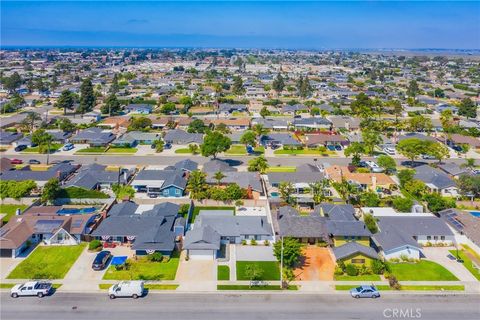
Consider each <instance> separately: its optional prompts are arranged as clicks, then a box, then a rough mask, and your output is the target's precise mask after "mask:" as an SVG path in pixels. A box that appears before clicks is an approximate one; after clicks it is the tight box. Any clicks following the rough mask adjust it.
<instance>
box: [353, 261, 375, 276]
mask: <svg viewBox="0 0 480 320" xmlns="http://www.w3.org/2000/svg"><path fill="white" fill-rule="evenodd" d="M357 269H358V274H360V275H364V274H372V271H371V270H370V269H369V268H368V267H367V266H366V265H364V264H362V265H361V266H360V267H359V268H357Z"/></svg>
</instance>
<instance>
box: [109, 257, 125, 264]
mask: <svg viewBox="0 0 480 320" xmlns="http://www.w3.org/2000/svg"><path fill="white" fill-rule="evenodd" d="M125 261H127V256H120V257H113V258H112V262H110V264H111V265H112V266H116V265H122V264H124V263H125Z"/></svg>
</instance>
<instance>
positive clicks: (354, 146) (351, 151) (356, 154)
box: [344, 142, 365, 166]
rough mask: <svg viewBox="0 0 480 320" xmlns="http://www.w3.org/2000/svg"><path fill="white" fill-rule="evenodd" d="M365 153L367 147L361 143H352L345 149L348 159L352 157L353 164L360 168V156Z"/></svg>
mask: <svg viewBox="0 0 480 320" xmlns="http://www.w3.org/2000/svg"><path fill="white" fill-rule="evenodd" d="M364 153H365V147H364V145H363V144H362V143H360V142H352V143H351V144H350V145H349V146H348V147H346V148H345V150H344V154H345V156H346V157H350V156H353V157H352V164H353V165H354V166H358V165H359V164H360V160H361V158H360V156H361V155H362V154H364Z"/></svg>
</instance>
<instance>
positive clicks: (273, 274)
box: [237, 261, 280, 281]
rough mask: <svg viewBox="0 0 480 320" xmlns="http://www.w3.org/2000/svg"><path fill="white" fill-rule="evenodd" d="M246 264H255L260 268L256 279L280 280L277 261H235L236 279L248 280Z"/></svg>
mask: <svg viewBox="0 0 480 320" xmlns="http://www.w3.org/2000/svg"><path fill="white" fill-rule="evenodd" d="M248 265H256V266H257V267H258V269H260V270H262V275H261V276H260V279H257V280H262V281H266V280H280V268H279V264H278V262H277V261H237V280H250V278H249V277H248V276H247V275H246V274H245V273H246V269H247V266H248Z"/></svg>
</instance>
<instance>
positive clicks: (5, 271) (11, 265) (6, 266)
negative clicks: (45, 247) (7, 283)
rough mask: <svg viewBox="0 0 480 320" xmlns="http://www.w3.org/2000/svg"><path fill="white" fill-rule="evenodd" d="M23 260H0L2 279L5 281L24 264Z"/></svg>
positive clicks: (0, 277)
mask: <svg viewBox="0 0 480 320" xmlns="http://www.w3.org/2000/svg"><path fill="white" fill-rule="evenodd" d="M22 261H23V259H21V258H16V259H14V258H0V279H5V278H7V276H8V275H9V274H10V272H12V271H13V269H15V268H16V267H17V265H18V264H19V263H20V262H22Z"/></svg>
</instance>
